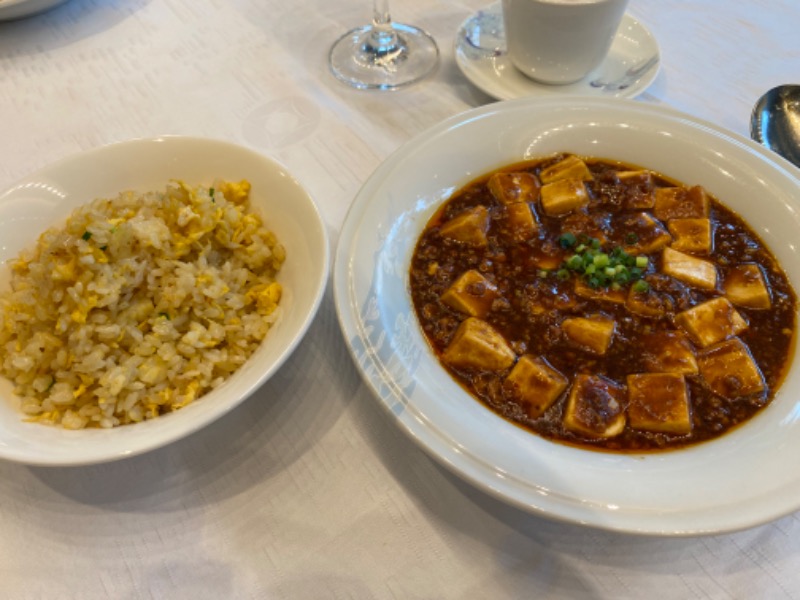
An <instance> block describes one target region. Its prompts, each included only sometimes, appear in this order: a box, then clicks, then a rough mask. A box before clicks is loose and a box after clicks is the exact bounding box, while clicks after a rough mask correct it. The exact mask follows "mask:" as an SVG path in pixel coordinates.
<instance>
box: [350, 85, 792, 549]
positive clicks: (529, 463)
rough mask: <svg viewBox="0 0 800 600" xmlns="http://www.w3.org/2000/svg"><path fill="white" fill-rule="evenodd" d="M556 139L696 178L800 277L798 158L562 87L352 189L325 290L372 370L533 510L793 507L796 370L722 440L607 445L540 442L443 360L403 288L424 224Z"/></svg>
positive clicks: (604, 522) (451, 135) (669, 529)
mask: <svg viewBox="0 0 800 600" xmlns="http://www.w3.org/2000/svg"><path fill="white" fill-rule="evenodd" d="M557 151H566V152H573V153H577V154H581V155H588V156H595V157H605V158H610V159H617V160H622V161H626V162H630V163H634V164H638V165H641V166H644V167H647V168H650V169H654V170H656V171H659V172H661V173H663V174H665V175H668V176H670V177H673V178H676V179H678V180H680V181H682V182H684V183H687V184H702V185H703V186H705V187H706V188H707V189H708V190H710V191H711V193H713V194H715V195H716V196H717V197H719V198H720V199H721V200H722V201H723V202H724V203H726V204H727V205H728V206H730V207H732V208H733V209H734V210H736V211H737V212H739V213H740V214H741V215H742V216H744V217H745V218H746V219H747V221H748V222H749V223H750V224H751V225H752V226H753V227H754V229H755V230H756V231H757V232H758V233H759V234H760V235H761V236H762V238H763V239H764V240H765V241H766V242H767V244H768V245H769V246H770V247H771V249H772V250H773V251H774V253H775V254H776V255H777V257H778V259H779V260H780V262H781V263H782V264H783V266H784V268H785V269H786V271H787V273H788V275H789V278H790V280H791V281H792V282H793V285H794V286H795V289H800V287H798V285H800V260H798V252H799V251H800V245H798V240H800V213H798V209H799V208H800V178H798V171H797V170H796V169H794V168H793V167H792V166H791V165H789V164H788V163H786V162H785V161H782V160H781V159H778V158H777V157H776V156H775V155H773V154H771V153H769V152H768V151H766V150H764V149H763V148H761V147H760V146H758V145H756V144H755V143H753V142H751V141H749V140H747V139H744V138H742V137H740V136H736V135H733V134H731V133H728V132H726V131H723V130H721V129H719V128H717V127H715V126H714V125H712V124H709V123H705V122H701V121H698V120H696V119H693V118H692V117H690V116H687V115H684V114H680V113H678V112H675V111H672V110H668V109H665V108H661V107H658V106H654V105H650V104H644V103H639V102H634V101H628V100H608V99H600V98H598V99H593V98H587V99H581V98H578V97H567V96H565V97H556V98H544V99H520V100H514V101H509V102H503V103H497V104H491V105H488V106H485V107H482V108H478V109H475V110H472V111H469V112H466V113H464V114H461V115H458V116H456V117H454V118H452V119H450V120H448V121H446V122H444V123H442V124H440V125H438V126H436V127H434V128H433V129H431V130H429V131H428V132H426V133H424V134H423V135H421V136H419V137H417V138H416V139H414V140H413V141H411V142H409V143H408V144H406V145H405V146H403V147H402V148H401V149H400V150H398V151H397V152H396V153H395V154H394V155H393V156H391V157H390V158H389V159H388V160H387V161H386V162H385V163H384V164H383V165H382V166H381V167H379V168H378V169H377V170H376V172H375V173H374V174H373V175H372V176H371V177H370V178H369V180H368V181H367V182H366V184H365V185H364V187H363V188H362V189H361V191H360V192H359V194H358V196H357V197H356V199H355V201H354V203H353V206H352V208H351V211H350V213H349V214H348V217H347V219H346V222H345V225H344V228H343V230H342V234H341V238H340V242H339V246H338V249H337V253H336V264H335V271H334V291H335V299H336V304H337V310H338V315H339V318H340V321H341V325H342V329H343V331H344V335H345V338H346V341H347V344H348V346H349V347H350V350H351V353H352V354H353V356H354V358H355V361H356V363H357V364H358V366H359V368H360V369H361V371H362V374H363V376H364V378H365V380H366V381H367V382H368V383H369V385H370V386H371V387H372V389H373V390H374V392H375V394H376V395H377V397H378V398H379V399H380V401H381V402H382V404H383V405H384V406H385V407H386V408H387V409H388V410H390V411H391V413H392V414H393V415H394V416H395V417H396V420H397V422H398V424H399V425H400V426H401V427H402V428H403V429H405V430H406V431H407V432H408V433H409V434H410V435H411V436H412V437H413V438H414V439H415V440H416V441H417V442H419V444H420V445H421V446H422V447H423V448H425V449H426V450H427V451H428V452H429V453H430V454H431V455H432V456H434V457H435V458H437V459H438V460H440V461H441V462H442V463H443V464H444V465H446V466H447V467H449V468H451V469H452V470H453V471H454V472H456V473H458V474H460V475H461V476H462V477H464V478H465V479H467V480H468V481H471V482H472V483H473V484H475V485H476V486H478V487H480V488H481V489H483V490H485V491H487V492H489V493H491V494H493V495H495V496H497V497H500V498H502V499H504V500H506V501H508V502H510V503H512V504H514V505H516V506H518V507H522V508H524V509H527V510H530V511H533V512H535V513H538V514H542V515H546V516H549V517H554V518H558V519H565V520H569V521H573V522H577V523H584V524H588V525H593V526H596V527H601V528H606V529H611V530H617V531H626V532H636V533H647V534H662V535H691V534H701V533H713V532H721V531H730V530H734V529H741V528H745V527H749V526H753V525H757V524H759V523H763V522H766V521H768V520H771V519H774V518H777V517H779V516H782V515H784V514H787V513H789V512H792V511H794V510H797V509H798V508H800V469H796V468H794V467H793V466H792V465H791V460H793V458H792V457H795V456H800V370H798V369H797V368H792V370H791V373H790V374H789V376H788V377H787V379H786V381H785V382H784V384H783V386H782V388H781V389H780V391H779V392H778V394H777V397H776V398H775V399H774V401H773V402H772V403H771V405H770V406H769V407H767V408H766V409H765V410H763V411H762V412H761V413H760V414H759V415H758V416H756V417H755V418H754V419H753V420H751V421H750V422H748V423H747V424H746V425H744V426H743V427H740V428H738V429H736V430H735V431H733V432H730V433H728V434H727V435H725V436H723V437H722V438H720V439H718V440H716V441H713V442H709V443H705V444H700V445H697V446H694V447H691V448H688V449H685V450H680V451H671V452H665V453H656V454H612V453H603V452H592V451H588V450H583V449H579V448H574V447H569V446H566V445H561V444H557V443H553V442H549V441H547V440H544V439H542V438H540V437H537V436H535V435H533V434H531V433H528V432H527V431H524V430H523V429H521V428H519V427H517V426H515V425H512V424H511V423H509V422H507V421H505V420H504V419H502V418H500V417H499V416H497V415H495V414H494V413H492V412H490V411H489V410H488V409H486V408H484V407H483V405H481V404H480V403H479V402H477V401H476V400H474V399H472V398H471V397H470V396H469V395H467V393H466V392H465V391H464V390H463V389H462V388H461V387H460V386H459V385H458V384H457V383H455V382H454V381H453V380H452V379H451V377H450V376H449V375H448V374H447V373H446V372H445V371H444V370H443V369H442V367H441V366H440V365H439V363H438V361H437V359H436V358H435V356H434V355H433V354H432V352H431V350H430V348H429V346H428V344H427V343H426V341H425V340H424V338H423V336H422V334H421V331H420V329H419V325H418V323H417V320H416V317H415V315H414V312H413V309H412V306H411V302H410V297H409V294H408V290H407V283H408V282H407V280H408V267H409V261H410V257H411V254H412V251H413V247H414V244H415V242H416V240H417V238H418V235H419V233H420V232H421V230H422V228H423V227H424V225H425V223H426V222H427V220H428V219H429V217H430V216H431V214H432V213H433V211H434V210H435V209H436V208H437V207H438V206H439V205H440V204H441V203H442V202H443V201H444V200H445V199H447V198H448V197H449V196H450V195H451V194H452V192H453V191H454V190H456V189H458V188H460V187H461V186H463V185H464V184H466V183H468V182H469V181H470V180H472V179H473V178H475V177H477V176H479V175H481V174H483V173H486V172H488V171H490V170H492V169H495V168H497V167H501V166H504V165H508V164H511V163H514V162H518V161H521V160H525V159H529V158H534V157H539V156H545V155H548V154H551V153H553V152H557ZM796 360H797V358H795V362H796ZM787 461H788V462H787Z"/></svg>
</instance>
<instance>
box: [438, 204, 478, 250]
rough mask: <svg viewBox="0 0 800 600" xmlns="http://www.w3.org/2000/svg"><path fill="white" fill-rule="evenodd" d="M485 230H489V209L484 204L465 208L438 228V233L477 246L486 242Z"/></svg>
mask: <svg viewBox="0 0 800 600" xmlns="http://www.w3.org/2000/svg"><path fill="white" fill-rule="evenodd" d="M487 231H489V211H488V210H487V208H486V207H485V206H476V207H475V208H471V209H469V210H466V211H464V212H463V213H461V214H460V215H458V216H456V217H453V218H452V219H450V220H449V221H447V222H446V223H443V224H442V226H441V227H440V228H439V233H440V234H441V235H442V236H443V237H446V238H450V239H451V240H456V241H458V242H461V243H463V244H466V245H467V246H475V247H479V248H480V247H483V246H486V244H487V243H488V240H487V239H486V232H487Z"/></svg>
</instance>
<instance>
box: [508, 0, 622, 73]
mask: <svg viewBox="0 0 800 600" xmlns="http://www.w3.org/2000/svg"><path fill="white" fill-rule="evenodd" d="M627 5H628V0H503V21H504V23H505V31H506V43H507V45H508V55H509V58H510V59H511V62H512V63H513V64H514V66H515V67H516V68H517V69H519V70H520V71H521V72H522V73H524V74H525V75H527V76H528V77H530V78H531V79H535V80H536V81H539V82H542V83H547V84H567V83H574V82H575V81H579V80H580V79H583V78H584V77H586V75H588V74H589V73H590V72H591V71H592V70H593V69H595V68H596V67H598V66H599V65H600V63H602V62H603V59H604V58H605V57H606V54H608V50H609V48H610V47H611V43H612V42H613V41H614V36H615V35H616V33H617V29H618V28H619V24H620V21H621V20H622V16H623V15H624V14H625V8H626V7H627Z"/></svg>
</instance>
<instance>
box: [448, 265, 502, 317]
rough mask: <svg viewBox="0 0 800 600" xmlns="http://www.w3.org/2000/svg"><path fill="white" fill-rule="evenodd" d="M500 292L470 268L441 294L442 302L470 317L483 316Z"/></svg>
mask: <svg viewBox="0 0 800 600" xmlns="http://www.w3.org/2000/svg"><path fill="white" fill-rule="evenodd" d="M499 296H500V294H499V293H498V291H497V287H496V286H495V285H494V284H493V283H492V282H491V281H489V280H488V279H486V277H484V276H483V275H481V274H480V273H479V272H478V271H476V270H474V269H471V270H469V271H466V272H465V273H463V274H462V275H461V277H459V278H458V279H457V280H456V281H455V282H454V283H453V285H451V286H450V287H449V288H447V291H446V292H445V293H444V294H442V298H441V300H442V302H443V303H444V304H446V305H447V306H449V307H450V308H453V309H455V310H458V311H461V312H463V313H466V314H468V315H470V316H472V317H480V318H483V317H485V316H486V313H488V312H489V310H491V308H492V302H494V301H495V300H496V299H497V298H498V297H499Z"/></svg>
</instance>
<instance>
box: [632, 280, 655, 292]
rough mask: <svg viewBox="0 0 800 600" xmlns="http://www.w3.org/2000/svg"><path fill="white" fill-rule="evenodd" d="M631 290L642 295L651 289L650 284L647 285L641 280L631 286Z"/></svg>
mask: <svg viewBox="0 0 800 600" xmlns="http://www.w3.org/2000/svg"><path fill="white" fill-rule="evenodd" d="M631 289H632V290H633V291H634V292H636V293H639V294H641V293H642V292H646V291H647V290H649V289H650V284H649V283H647V282H646V281H645V280H644V279H640V280H639V281H637V282H636V283H634V284H633V286H631Z"/></svg>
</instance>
